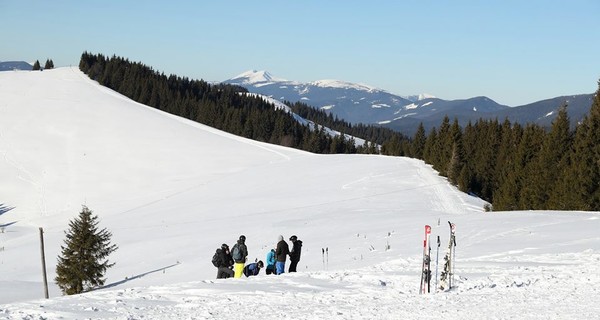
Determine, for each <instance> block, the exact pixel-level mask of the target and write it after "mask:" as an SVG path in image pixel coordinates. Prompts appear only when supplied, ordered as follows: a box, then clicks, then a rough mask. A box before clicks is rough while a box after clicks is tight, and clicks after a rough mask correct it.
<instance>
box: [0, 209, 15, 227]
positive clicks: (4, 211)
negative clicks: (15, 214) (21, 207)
mask: <svg viewBox="0 0 600 320" xmlns="http://www.w3.org/2000/svg"><path fill="white" fill-rule="evenodd" d="M14 208H15V207H9V206H7V205H5V204H4V203H0V216H1V215H3V214H5V213H7V212H9V211H10V210H12V209H14ZM15 223H17V221H13V222H9V223H4V224H0V228H2V230H4V229H3V228H6V227H8V226H10V225H11V224H15Z"/></svg>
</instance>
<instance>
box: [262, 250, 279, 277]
mask: <svg viewBox="0 0 600 320" xmlns="http://www.w3.org/2000/svg"><path fill="white" fill-rule="evenodd" d="M266 261H267V269H265V272H266V273H267V274H275V262H277V260H275V249H271V251H269V253H267V260H266Z"/></svg>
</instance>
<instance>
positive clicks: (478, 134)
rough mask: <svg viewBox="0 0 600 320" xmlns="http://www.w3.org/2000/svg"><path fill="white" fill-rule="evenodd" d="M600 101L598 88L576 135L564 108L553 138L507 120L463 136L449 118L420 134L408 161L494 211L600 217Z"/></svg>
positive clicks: (471, 128) (472, 127) (484, 123)
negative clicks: (578, 212) (419, 164)
mask: <svg viewBox="0 0 600 320" xmlns="http://www.w3.org/2000/svg"><path fill="white" fill-rule="evenodd" d="M599 95H600V82H599V89H598V91H597V92H596V94H595V96H594V100H593V103H592V107H591V109H590V112H589V114H588V115H587V116H586V117H585V118H584V119H583V121H581V122H580V123H579V124H578V125H577V126H576V128H575V129H571V128H570V126H569V125H570V121H569V116H568V106H567V105H563V106H561V107H560V109H559V113H558V116H557V117H556V118H555V120H554V121H553V123H552V127H551V129H550V130H546V129H544V128H543V127H541V126H538V125H535V124H526V125H521V124H518V123H511V122H510V121H508V120H505V121H503V122H499V121H498V120H479V121H477V122H476V123H474V124H472V123H469V124H468V125H467V126H465V127H464V128H462V127H460V126H459V125H458V122H457V121H456V120H454V121H453V122H452V123H451V122H450V119H449V118H448V117H446V118H445V119H444V121H443V122H442V123H441V124H440V126H439V127H438V128H434V129H432V130H431V131H430V132H429V133H428V134H426V133H425V131H424V129H423V127H422V126H421V127H420V128H419V130H418V132H417V133H416V134H415V136H414V137H413V138H412V142H411V146H412V148H411V155H412V156H413V157H416V158H419V159H423V160H424V161H425V162H427V163H429V164H432V165H433V168H434V169H436V170H437V171H439V173H440V174H441V175H443V176H446V177H448V180H449V181H450V182H451V183H453V184H454V185H456V186H457V187H458V188H459V189H460V190H462V191H464V192H469V193H472V194H475V195H477V196H479V197H481V198H482V199H485V200H487V201H489V202H490V203H492V206H493V210H503V211H504V210H583V211H600V98H599ZM490 209H492V208H490Z"/></svg>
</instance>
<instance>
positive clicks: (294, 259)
mask: <svg viewBox="0 0 600 320" xmlns="http://www.w3.org/2000/svg"><path fill="white" fill-rule="evenodd" d="M290 241H291V242H292V251H291V252H290V270H289V272H296V266H298V262H299V261H300V253H301V252H302V241H301V240H298V237H296V236H295V235H294V236H291V237H290Z"/></svg>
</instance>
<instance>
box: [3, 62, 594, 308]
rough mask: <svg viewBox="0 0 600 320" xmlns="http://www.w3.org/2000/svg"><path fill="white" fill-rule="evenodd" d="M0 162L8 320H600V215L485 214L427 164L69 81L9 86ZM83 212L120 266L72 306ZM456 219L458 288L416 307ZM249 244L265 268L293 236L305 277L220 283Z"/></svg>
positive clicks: (17, 80)
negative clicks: (284, 135) (60, 274)
mask: <svg viewBox="0 0 600 320" xmlns="http://www.w3.org/2000/svg"><path fill="white" fill-rule="evenodd" d="M0 156H1V159H0V181H1V183H0V204H2V205H4V206H7V207H14V209H13V210H10V211H8V212H6V213H5V214H3V215H1V216H0V224H5V223H8V222H12V221H18V222H17V223H16V224H14V225H12V226H9V227H7V228H6V229H5V230H4V233H0V319H231V318H244V319H267V318H272V319H280V318H287V319H324V318H329V319H422V318H423V317H427V318H429V319H593V318H598V317H600V306H598V297H599V296H600V292H599V291H600V289H598V288H599V287H600V232H599V230H600V214H599V213H597V212H522V211H521V212H494V213H486V212H484V211H483V207H484V203H483V201H481V200H479V199H477V198H474V197H471V196H468V195H466V194H463V193H461V192H458V191H457V190H456V189H455V188H454V187H452V186H450V185H449V184H448V183H447V182H446V180H445V179H443V178H442V177H439V176H438V175H437V174H436V172H434V171H433V170H432V169H431V168H430V167H429V166H428V165H425V164H424V163H423V162H421V161H417V160H413V159H408V158H395V157H383V156H372V155H371V156H369V155H327V156H325V155H315V154H310V153H306V152H302V151H298V150H293V149H288V148H283V147H279V146H274V145H269V144H264V143H259V142H255V141H251V140H247V139H243V138H240V137H236V136H232V135H230V134H227V133H223V132H220V131H218V130H214V129H212V128H209V127H206V126H203V125H200V124H197V123H193V122H190V121H187V120H183V119H180V118H177V117H174V116H170V115H167V114H164V113H162V112H159V111H156V110H154V109H151V108H148V107H146V106H143V105H140V104H137V103H135V102H132V101H130V100H128V99H127V98H124V97H123V96H121V95H119V94H117V93H114V92H113V91H111V90H108V89H106V88H104V87H101V86H99V85H97V84H96V83H95V82H93V81H91V80H89V79H87V78H86V76H85V75H83V74H82V73H81V72H79V71H78V70H77V69H74V68H59V69H55V70H46V71H43V72H12V71H10V72H2V73H0ZM83 204H85V205H87V206H88V207H89V208H90V209H92V210H93V211H94V213H95V214H97V215H98V216H99V217H100V220H101V222H100V226H101V227H106V228H107V229H109V230H110V231H111V232H112V233H113V238H112V240H113V243H115V244H117V245H118V246H119V250H118V251H116V252H115V253H113V254H112V255H111V256H110V260H111V261H114V262H116V265H115V266H114V267H113V268H112V269H109V271H108V273H107V275H106V278H107V281H106V284H107V285H106V287H105V288H103V289H99V290H95V291H93V292H89V293H85V294H81V295H77V296H68V297H67V296H64V297H61V294H60V290H58V288H57V287H56V285H55V284H54V283H53V282H52V279H53V278H54V276H55V266H56V257H57V256H58V254H59V253H60V246H61V245H62V244H63V240H64V231H65V230H67V228H68V222H69V220H72V219H73V218H75V217H76V216H77V214H78V213H79V211H80V210H81V205H83ZM449 220H450V221H452V222H454V223H456V226H457V231H456V235H457V239H456V241H457V247H456V274H455V287H454V288H453V289H452V290H450V291H446V292H435V293H431V294H419V281H420V268H421V255H422V246H423V242H422V241H423V234H424V225H425V224H429V225H431V226H432V227H433V236H432V237H431V238H432V239H436V236H437V235H439V236H440V237H441V242H442V246H441V248H440V250H439V257H440V258H439V260H440V262H441V261H442V257H443V255H444V254H445V247H446V246H447V243H448V240H449V239H448V238H449V237H448V235H449V228H448V223H447V221H449ZM40 227H43V229H44V241H45V249H46V264H47V271H48V278H49V279H50V281H51V283H50V297H51V298H50V299H48V300H46V299H43V295H44V293H43V292H44V291H43V285H42V267H41V258H40V243H39V242H40V241H39V228H40ZM241 234H244V235H246V237H247V245H248V248H249V252H250V256H249V257H250V259H252V260H254V259H264V258H265V255H266V253H267V251H268V250H269V249H270V248H272V247H273V246H274V245H275V242H276V240H277V236H278V235H280V234H281V235H283V236H284V237H285V239H288V238H289V237H290V236H291V235H292V234H295V235H297V236H298V238H299V239H301V240H303V242H304V247H303V253H302V259H301V261H300V264H299V266H298V270H299V272H298V273H295V274H284V275H281V276H267V275H265V274H264V273H263V272H262V271H261V274H260V275H259V276H257V277H252V278H243V279H223V280H216V279H215V276H216V270H215V268H214V267H213V266H212V264H211V262H210V259H211V257H212V254H213V253H214V250H215V249H216V248H217V247H219V246H220V245H221V243H228V244H230V245H233V244H234V242H235V240H236V239H237V238H238V237H239V235H241ZM433 242H434V243H435V240H434V241H433ZM323 249H327V252H328V253H327V254H326V255H324V254H323ZM436 253H437V247H436V246H435V245H433V246H432V254H433V256H434V258H435V256H436ZM433 265H434V266H435V264H433ZM434 268H435V267H434ZM434 271H435V269H434Z"/></svg>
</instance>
